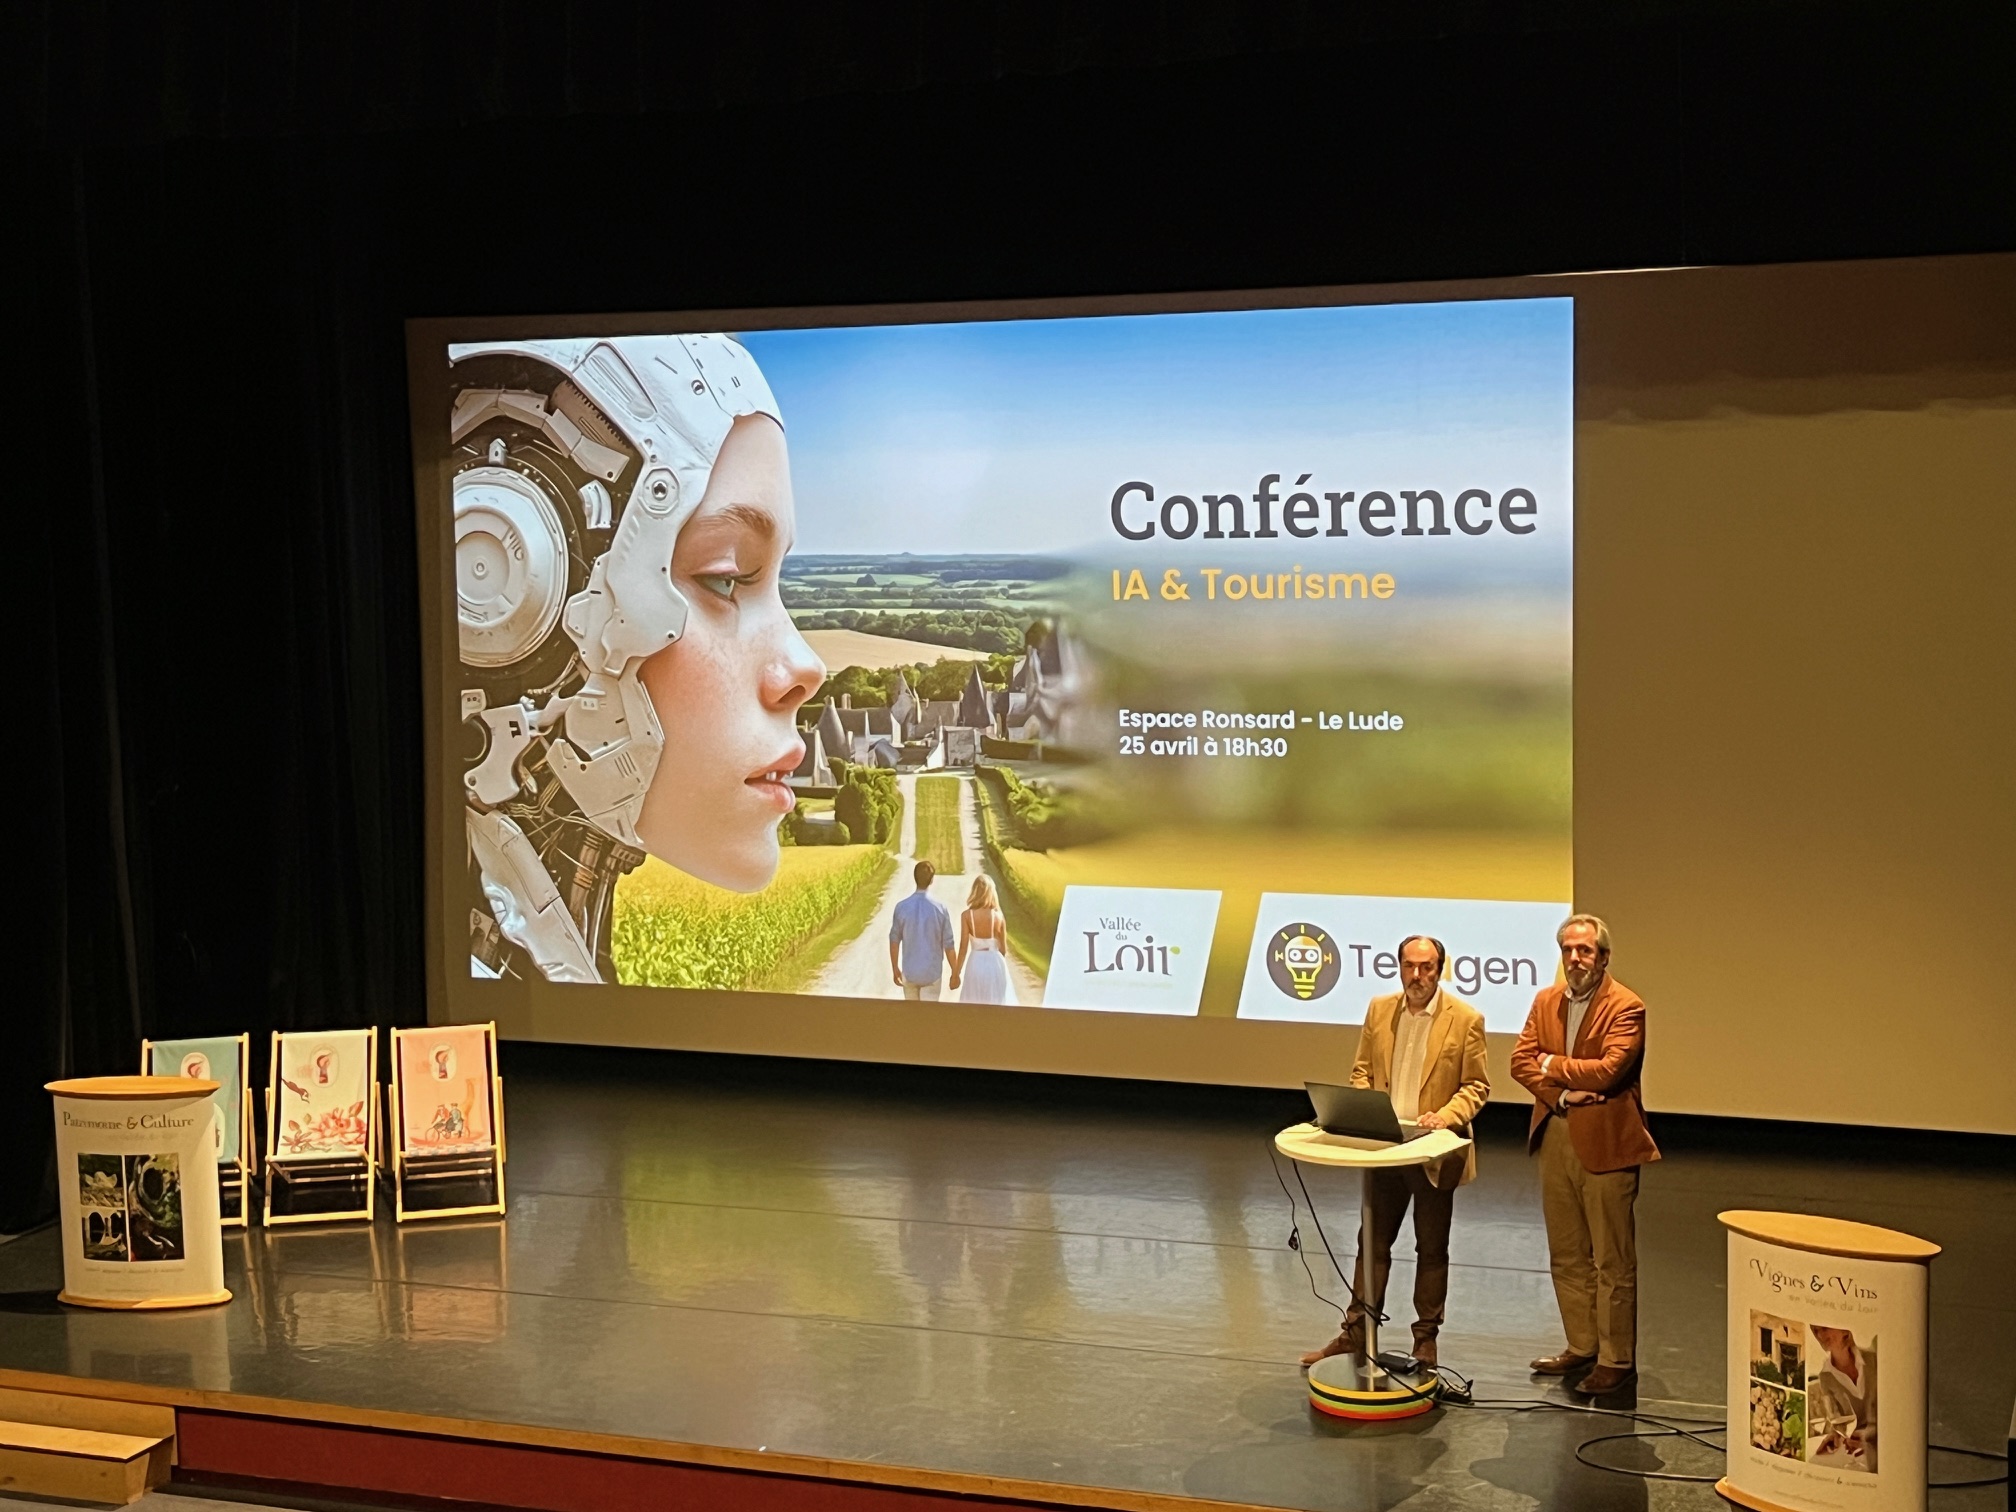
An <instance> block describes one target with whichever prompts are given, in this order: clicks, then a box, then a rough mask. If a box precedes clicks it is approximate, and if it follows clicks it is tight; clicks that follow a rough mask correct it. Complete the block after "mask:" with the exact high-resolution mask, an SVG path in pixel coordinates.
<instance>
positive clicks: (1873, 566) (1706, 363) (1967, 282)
mask: <svg viewBox="0 0 2016 1512" xmlns="http://www.w3.org/2000/svg"><path fill="white" fill-rule="evenodd" d="M1541 292H1545V293H1563V292H1569V293H1573V294H1574V295H1575V296H1576V298H1577V311H1576V325H1577V406H1578V426H1577V436H1576V446H1577V459H1576V469H1577V511H1578V530H1577V548H1576V549H1577V567H1576V747H1575V761H1576V772H1575V833H1576V877H1577V886H1576V891H1577V894H1578V897H1579V902H1580V906H1582V907H1585V908H1589V909H1593V910H1595V911H1597V912H1600V913H1602V914H1604V915H1606V916H1607V917H1608V918H1609V919H1610V920H1611V922H1612V924H1613V927H1614V929H1615V932H1616V937H1617V958H1616V967H1617V972H1618V975H1619V976H1620V977H1622V978H1623V979H1624V980H1625V981H1627V982H1629V983H1630V984H1631V985H1632V986H1633V987H1635V988H1637V989H1638V990H1639V991H1640V992H1641V993H1642V994H1643V995H1644V996H1645V998H1646V999H1647V1002H1648V1004H1649V1005H1650V1025H1651V1046H1650V1054H1649V1059H1648V1066H1647V1076H1646V1088H1647V1095H1648V1098H1649V1099H1650V1101H1651V1103H1652V1105H1653V1107H1654V1108H1655V1109H1668V1110H1676V1111H1687V1112H1700V1113H1723V1114H1743V1115H1749V1116H1756V1117H1766V1118H1791V1119H1812V1120H1825V1121H1834V1122H1844V1123H1871V1124H1887V1125H1899V1126H1915V1127H1924V1128H1938V1129H1988V1130H1994V1131H1997V1132H2001V1133H2016V1092H2012V1091H2011V1088H2010V1076H2011V1072H2012V1069H2016V1013H2012V1002H2011V1000H2012V996H2016V994H2012V988H2011V985H2010V979H2009V977H2008V975H2007V974H2006V971H2005V968H2004V967H2003V965H2002V964H2001V951H2002V949H2003V948H2004V946H2005V944H2006V942H2007V941H2008V940H2009V938H2010V933H2011V931H2010V926H2009V921H2010V918H2011V914H2012V908H2016V863H2012V859H2011V857H2012V853H2016V785H2012V783H2011V780H2010V758H2011V752H2012V750H2016V714H2012V700H2016V612H2012V609H2011V603H2012V587H2011V585H2010V583H2009V581H2008V578H2009V575H2010V573H2011V571H2012V569H2016V550H2012V547H2016V524H2012V511H2016V258H1974V259H1958V260H1925V261H1918V262H1908V263H1874V264H1859V265H1835V266H1809V267H1797V268H1766V269H1729V270H1698V271H1697V270H1687V271H1674V272H1653V273H1636V274H1612V275H1597V276H1589V277H1578V278H1568V279H1533V280H1523V281H1513V282H1507V283H1498V284H1489V285H1482V284H1473V285H1464V286H1442V287H1440V288H1436V287H1415V288H1408V289H1386V290H1374V291H1323V293H1322V294H1321V295H1320V296H1318V297H1320V298H1321V299H1322V300H1324V301H1325V302H1333V301H1334V302H1348V301H1351V300H1390V299H1397V298H1422V297H1438V296H1439V297H1447V296H1451V295H1458V296H1469V295H1476V294H1487V293H1488V294H1504V293H1541ZM1308 298H1310V296H1309V295H1307V294H1296V295H1288V296H1282V295H1270V296H1268V297H1267V298H1265V299H1264V300H1259V301H1255V302H1260V303H1276V302H1280V303H1294V302H1302V301H1304V300H1307V299H1308ZM1198 302H1199V303H1210V302H1211V301H1198ZM1135 307H1139V306H1138V305H1137V306H1135ZM1161 307H1167V304H1166V302H1165V304H1164V305H1163V306H1161ZM1055 308H1056V307H1049V309H1046V310H1045V311H1043V312H1044V313H1047V312H1049V311H1050V310H1054V309H1055ZM1101 308H1115V306H1114V305H1113V304H1111V303H1110V302H1107V303H1103V304H1099V305H1092V304H1086V305H1080V306H1077V307H1075V310H1074V312H1075V313H1090V312H1092V311H1094V310H1096V309H1101ZM849 313H850V314H851V315H852V317H853V318H856V319H859V318H862V314H861V312H849ZM974 313H986V312H984V311H975V312H974ZM800 318H801V319H804V318H808V317H806V316H801V317H800ZM727 323H728V324H730V325H736V324H741V325H753V324H756V323H758V322H757V320H755V319H753V318H752V319H749V320H743V321H736V322H727ZM771 323H792V322H790V321H777V320H776V319H775V317H774V316H773V317H772V322H771ZM629 328H630V329H638V328H640V327H639V326H638V325H637V324H636V323H634V318H632V320H631V323H630V324H629ZM464 329H466V328H464ZM440 335H441V332H440V329H439V328H438V327H436V326H422V325H419V324H417V323H416V325H415V327H414V336H413V347H414V352H415V356H416V383H415V387H414V406H415V417H416V418H415V435H416V452H417V454H419V455H422V456H425V455H427V452H426V450H425V449H424V441H425V438H426V435H427V430H428V427H427V426H426V424H425V421H426V420H427V419H428V418H431V417H432V416H436V415H438V414H439V413H440V410H439V408H438V407H437V406H436V399H437V397H438V393H439V390H438V387H431V386H430V379H429V377H428V374H427V369H426V366H425V364H424V362H422V361H421V359H422V357H423V356H424V354H425V353H426V352H427V351H428V350H429V348H430V345H431V344H432V343H433V342H435V341H437V340H439V339H440ZM433 496H434V495H433V493H432V490H431V489H430V488H428V487H427V486H426V485H425V483H424V481H423V489H422V497H423V499H424V498H429V497H433ZM445 536H446V527H445V522H442V521H439V520H438V519H437V520H427V519H423V522H422V553H423V555H422V566H423V581H434V580H435V571H436V565H435V564H437V563H438V562H440V561H441V560H442V554H443V550H444V546H445ZM444 609H445V611H446V613H448V614H450V615H452V606H444V605H439V604H436V605H434V606H431V607H430V608H429V610H428V613H429V616H430V618H429V621H428V626H427V632H426V633H427V638H428V645H429V648H430V655H429V665H428V669H427V670H428V674H429V679H430V686H429V694H430V707H431V708H432V709H434V710H435V711H436V714H437V720H436V724H435V727H433V728H431V729H430V731H429V734H430V736H431V737H432V741H431V749H430V771H432V772H433V773H434V774H435V779H436V780H435V782H434V783H433V784H432V787H431V791H432V792H433V793H434V794H435V795H436V796H437V802H436V804H435V807H434V810H433V816H432V818H433V823H434V825H435V833H434V841H435V847H436V854H437V856H439V855H446V856H448V857H450V858H451V860H452V862H453V864H454V865H455V866H456V867H458V868H459V866H460V864H461V840H460V834H459V809H458V807H457V802H456V800H454V796H453V788H454V780H453V774H452V773H444V772H443V770H442V768H441V765H440V763H439V759H438V758H439V753H440V751H441V750H442V749H443V747H444V744H445V742H446V740H447V739H448V738H449V737H450V736H451V735H452V733H453V718H454V711H453V707H452V694H451V696H450V697H448V698H443V697H440V696H439V694H440V693H441V692H442V690H443V688H444V686H445V684H444V682H443V678H442V673H443V671H444V666H443V664H442V662H441V660H440V657H441V655H442V653H443V651H444V650H445V649H446V648H447V647H448V645H449V642H448V640H447V637H446V636H445V634H444V630H445V629H446V625H444V623H443V621H442V618H441V616H442V614H443V612H444ZM448 623H451V624H452V621H449V622H448ZM440 871H441V869H440V867H439V866H438V865H436V866H435V867H433V868H432V876H431V877H430V890H431V895H432V896H433V898H434V899H435V900H436V905H437V906H436V908H435V910H434V913H435V919H434V921H433V927H434V941H435V950H434V951H433V958H434V968H433V971H434V980H433V982H432V984H431V985H432V988H433V992H432V1002H433V1004H434V1007H435V1013H436V1017H437V1018H439V1019H463V1020H468V1019H484V1018H492V1017H494V1018H496V1019H497V1020H498V1022H499V1025H500V1028H501V1029H502V1031H503V1032H504V1033H505V1034H506V1035H507V1036H510V1037H521V1038H533V1039H548V1040H566V1041H576V1042H587V1043H603V1044H633V1045H661V1046H673V1047H681V1048H691V1049H707V1050H724V1051H742V1052H751V1053H769V1054H784V1055H805V1056H825V1057H836V1058H846V1059H863V1060H891V1061H904V1062H911V1063H917V1064H936V1065H966V1066H982V1067H995V1068H1004V1069H1018V1070H1035V1071H1059V1072H1072V1073H1080V1074H1096V1075H1113V1076H1136V1077H1150V1078H1158V1079H1168V1080H1178V1081H1183V1080H1195V1081H1212V1082H1224V1083H1233V1084H1245V1085H1280V1086H1292V1085H1295V1084H1298V1083H1299V1082H1300V1081H1302V1080H1303V1079H1304V1078H1305V1077H1310V1078H1320V1077H1327V1076H1334V1075H1337V1074H1339V1073H1341V1071H1342V1070H1343V1069H1344V1068H1345V1067H1347V1066H1348V1065H1349V1061H1350V1056H1351V1052H1352V1046H1353V1042H1354V1039H1355V1031H1354V1030H1351V1029H1339V1028H1330V1027H1322V1026H1302V1025H1288V1024H1261V1023H1240V1022H1237V1021H1234V1020H1222V1019H1196V1020H1180V1019H1178V1020H1171V1019H1162V1018H1137V1017H1131V1016H1124V1015H1109V1014H1092V1013H1045V1012H1032V1011H1029V1010H1002V1009H986V1008H965V1007H961V1006H959V1005H957V1004H943V1005H910V1004H901V1003H893V1004H866V1003H849V1002H843V1001H839V1000H834V999H825V998H816V999H815V998H776V997H767V996H761V995H754V994H710V993H664V992H653V991H647V990H641V989H624V988H598V989H581V988H555V987H551V986H548V985H546V984H544V983H535V984H501V983H472V982H470V981H469V980H468V979H467V977H466V976H465V975H464V974H463V972H464V970H465V964H464V963H465V962H466V956H464V955H462V953H461V951H462V942H463V940H464V939H465V938H466V935H465V933H464V930H463V929H462V928H460V927H451V926H453V925H454V924H455V921H447V922H446V923H444V922H443V920H442V918H441V909H440V906H439V903H440V899H441V897H442V892H441V888H440V885H439V880H438V879H439V876H440ZM1493 1041H1494V1043H1493V1061H1494V1066H1493V1078H1494V1084H1495V1088H1496V1090H1497V1092H1498V1093H1499V1094H1500V1095H1502V1096H1508V1097H1516V1096H1518V1095H1519V1091H1518V1088H1517V1087H1515V1086H1513V1085H1512V1083H1511V1081H1510V1078H1509V1077H1508V1076H1507V1075H1506V1074H1505V1056H1506V1053H1507V1050H1508V1048H1509V1041H1507V1040H1505V1039H1504V1037H1501V1036H1494V1037H1493Z"/></svg>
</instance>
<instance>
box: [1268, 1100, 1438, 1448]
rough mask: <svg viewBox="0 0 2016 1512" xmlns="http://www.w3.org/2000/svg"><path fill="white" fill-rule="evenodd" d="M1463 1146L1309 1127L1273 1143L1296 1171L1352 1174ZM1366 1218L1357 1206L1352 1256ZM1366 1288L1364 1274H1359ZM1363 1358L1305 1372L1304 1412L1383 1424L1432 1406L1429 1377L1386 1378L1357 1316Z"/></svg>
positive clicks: (1361, 1243)
mask: <svg viewBox="0 0 2016 1512" xmlns="http://www.w3.org/2000/svg"><path fill="white" fill-rule="evenodd" d="M1469 1143H1470V1141H1469V1140H1467V1139H1465V1138H1464V1137H1463V1136H1462V1135H1460V1134H1457V1133H1455V1132H1453V1131H1451V1130H1449V1129H1431V1130H1430V1131H1429V1132H1428V1133H1426V1134H1423V1135H1420V1136H1419V1137H1418V1138H1414V1139H1408V1140H1403V1141H1401V1142H1400V1143H1399V1144H1387V1143H1384V1142H1382V1141H1379V1140H1373V1139H1357V1138H1354V1137H1353V1136H1351V1135H1348V1134H1326V1133H1324V1132H1323V1130H1321V1129H1320V1128H1318V1127H1317V1126H1316V1125H1315V1124H1312V1123H1304V1124H1295V1125H1293V1126H1292V1127H1290V1128H1286V1129H1283V1130H1282V1131H1281V1132H1280V1133H1279V1134H1276V1135H1275V1136H1274V1148H1275V1149H1277V1150H1279V1151H1280V1152H1281V1153H1282V1154H1283V1155H1286V1156H1287V1157H1288V1158H1289V1159H1290V1160H1293V1161H1297V1162H1299V1163H1301V1164H1303V1165H1316V1166H1342V1167H1345V1168H1347V1169H1350V1170H1356V1171H1378V1170H1392V1169H1396V1168H1398V1167H1400V1166H1414V1165H1427V1164H1428V1163H1429V1162H1430V1161H1435V1160H1440V1159H1442V1158H1443V1157H1444V1156H1445V1155H1453V1154H1455V1153H1456V1152H1457V1151H1459V1150H1461V1149H1463V1148H1464V1147H1465V1146H1466V1145H1468V1144H1469ZM1371 1223H1372V1215H1371V1212H1370V1210H1369V1209H1368V1208H1367V1207H1366V1206H1365V1205H1364V1203H1363V1201H1362V1199H1361V1201H1360V1204H1359V1210H1358V1253H1359V1254H1360V1255H1361V1256H1369V1255H1370V1254H1371V1251H1372V1242H1371V1241H1372V1228H1371ZM1361 1269H1362V1270H1363V1272H1364V1274H1365V1276H1366V1280H1367V1284H1369V1283H1370V1277H1371V1269H1372V1268H1371V1266H1370V1264H1365V1265H1363V1266H1362V1267H1361ZM1364 1330H1365V1353H1364V1354H1363V1355H1354V1354H1339V1355H1331V1356H1330V1357H1329V1358H1327V1359H1322V1360H1318V1361H1317V1362H1316V1363H1315V1364H1314V1365H1312V1366H1310V1367H1309V1405H1310V1406H1312V1407H1314V1408H1316V1410H1317V1411H1319V1412H1326V1413H1328V1414H1329V1415H1330V1416H1332V1417H1341V1418H1352V1419H1355V1420H1356V1421H1359V1422H1385V1421H1387V1420H1389V1419H1392V1418H1405V1417H1413V1416H1415V1415H1417V1414H1419V1413H1423V1412H1426V1411H1427V1410H1428V1409H1429V1408H1430V1407H1433V1406H1434V1405H1435V1397H1436V1394H1437V1393H1438V1392H1440V1390H1441V1389H1442V1378H1441V1377H1440V1376H1438V1375H1437V1374H1436V1373H1435V1372H1434V1371H1432V1370H1417V1371H1411V1372H1402V1371H1393V1370H1388V1369H1387V1368H1386V1367H1385V1366H1383V1365H1381V1364H1380V1363H1379V1320H1378V1318H1377V1316H1376V1315H1375V1314H1374V1313H1373V1312H1372V1311H1370V1310H1369V1308H1368V1310H1367V1311H1366V1313H1365V1314H1364Z"/></svg>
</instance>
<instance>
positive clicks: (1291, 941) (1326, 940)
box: [1267, 920, 1343, 1003]
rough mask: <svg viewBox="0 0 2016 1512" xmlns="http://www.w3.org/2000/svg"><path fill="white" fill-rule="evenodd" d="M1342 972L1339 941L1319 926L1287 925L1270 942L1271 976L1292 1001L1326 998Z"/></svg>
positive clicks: (1278, 930) (1268, 953) (1268, 948)
mask: <svg viewBox="0 0 2016 1512" xmlns="http://www.w3.org/2000/svg"><path fill="white" fill-rule="evenodd" d="M1342 972H1343V966H1342V964H1341V963H1340V962H1339V961H1338V959H1337V942H1336V941H1335V940H1333V939H1331V938H1330V936H1329V934H1328V933H1327V932H1325V931H1324V930H1323V929H1322V927H1321V926H1319V925H1315V924H1308V923H1304V922H1302V921H1301V920H1297V921H1296V922H1294V923H1292V924H1284V925H1282V926H1281V927H1280V928H1279V929H1277V930H1275V931H1274V938H1273V939H1271V940H1269V941H1268V942H1267V975H1268V976H1269V977H1271V978H1272V979H1273V981H1274V985H1275V986H1276V987H1279V988H1280V989H1281V990H1282V991H1283V992H1285V993H1287V994H1288V996H1290V997H1292V998H1300V999H1301V1000H1302V1001H1303V1002H1305V1003H1306V1002H1308V1001H1309V1000H1310V999H1312V998H1320V997H1323V996H1325V995H1326V994H1328V993H1329V991H1330V989H1331V988H1332V987H1335V986H1336V985H1337V978H1338V977H1339V976H1340V975H1341V974H1342Z"/></svg>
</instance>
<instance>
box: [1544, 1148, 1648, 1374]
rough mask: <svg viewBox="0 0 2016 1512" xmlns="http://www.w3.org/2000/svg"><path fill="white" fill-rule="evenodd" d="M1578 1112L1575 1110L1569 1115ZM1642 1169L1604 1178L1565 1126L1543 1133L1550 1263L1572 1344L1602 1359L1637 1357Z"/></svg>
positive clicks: (1627, 1361)
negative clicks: (1636, 1210) (1638, 1210)
mask: <svg viewBox="0 0 2016 1512" xmlns="http://www.w3.org/2000/svg"><path fill="white" fill-rule="evenodd" d="M1574 1116H1575V1115H1574V1114H1573V1113H1572V1112H1571V1113H1570V1114H1569V1115H1568V1117H1569V1118H1573V1117H1574ZM1637 1201H1638V1167H1636V1166H1631V1167H1629V1168H1628V1169H1625V1170H1622V1171H1605V1172H1604V1173H1603V1174H1601V1175H1600V1176H1599V1175H1597V1174H1596V1173H1595V1172H1593V1171H1591V1170H1589V1169H1588V1168H1586V1167H1585V1166H1584V1165H1583V1164H1582V1158H1581V1157H1580V1156H1579V1155H1577V1154H1576V1153H1575V1142H1574V1141H1573V1140H1572V1139H1570V1138H1569V1137H1568V1125H1567V1123H1566V1122H1565V1121H1564V1120H1563V1119H1561V1118H1560V1117H1558V1116H1557V1117H1553V1118H1550V1119H1548V1120H1547V1122H1546V1124H1545V1125H1544V1126H1543V1128H1542V1130H1541V1134H1540V1210H1541V1212H1542V1213H1543V1214H1544V1215H1545V1217H1546V1219H1547V1261H1548V1268H1549V1269H1550V1270H1552V1271H1553V1273H1554V1300H1555V1302H1556V1303H1557V1304H1559V1306H1560V1308H1561V1326H1562V1328H1563V1329H1565V1330H1566V1331H1567V1334H1568V1348H1569V1351H1570V1352H1571V1353H1574V1354H1578V1355H1594V1356H1596V1362H1597V1363H1598V1364H1599V1365H1623V1366H1629V1365H1633V1364H1635V1363H1636V1359H1635V1351H1636V1350H1637V1347H1638V1229H1637V1223H1636V1220H1635V1219H1634V1218H1633V1216H1632V1208H1633V1207H1634V1206H1635V1205H1636V1203H1637Z"/></svg>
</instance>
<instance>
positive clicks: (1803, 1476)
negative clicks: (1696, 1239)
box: [1715, 1209, 1939, 1512]
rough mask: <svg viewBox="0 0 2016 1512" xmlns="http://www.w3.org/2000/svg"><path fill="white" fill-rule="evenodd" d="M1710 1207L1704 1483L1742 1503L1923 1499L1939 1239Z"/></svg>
mask: <svg viewBox="0 0 2016 1512" xmlns="http://www.w3.org/2000/svg"><path fill="white" fill-rule="evenodd" d="M1716 1216H1717V1217H1718V1218H1720V1219H1721V1222H1722V1226H1723V1227H1724V1228H1725V1229H1727V1230H1728V1231H1729V1240H1728V1243H1729V1270H1728V1308H1729V1317H1728V1324H1727V1330H1728V1331H1727V1335H1726V1337H1727V1339H1728V1350H1729V1358H1728V1371H1729V1383H1728V1392H1729V1396H1728V1402H1729V1447H1728V1456H1727V1467H1726V1472H1725V1473H1724V1475H1723V1477H1722V1479H1721V1480H1719V1481H1717V1482H1716V1483H1715V1489H1716V1490H1717V1491H1718V1492H1720V1493H1721V1494H1722V1496H1723V1498H1724V1499H1725V1500H1727V1501H1730V1502H1734V1503H1735V1504H1736V1505H1737V1506H1739V1507H1747V1508H1750V1509H1752V1512H1848V1509H1853V1512H1924V1508H1925V1491H1926V1484H1925V1483H1926V1473H1925V1472H1926V1468H1927V1467H1926V1463H1925V1459H1926V1454H1925V1451H1926V1436H1925V1421H1926V1382H1927V1377H1928V1375H1929V1361H1928V1359H1927V1355H1926V1343H1925V1340H1926V1322H1927V1304H1928V1301H1929V1296H1930V1286H1931V1270H1932V1261H1933V1259H1934V1258H1935V1257H1936V1256H1937V1255H1938V1253H1939V1246H1938V1245H1936V1244H1934V1243H1933V1242H1932V1241H1931V1240H1929V1239H1921V1238H1919V1237H1918V1236H1917V1235H1916V1234H1901V1233H1898V1232H1897V1231H1896V1230H1895V1229H1885V1228H1877V1227H1875V1226H1874V1225H1871V1224H1867V1223H1854V1222H1851V1221H1849V1220H1847V1219H1844V1218H1828V1217H1822V1216H1821V1215H1819V1214H1815V1213H1773V1212H1759V1211H1755V1210H1752V1209H1732V1210H1731V1211H1729V1212H1726V1213H1719V1214H1717V1215H1716ZM1879 1397H1880V1401H1881V1406H1882V1411H1881V1414H1880V1421H1879V1414H1878V1411H1877V1406H1878V1401H1879Z"/></svg>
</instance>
